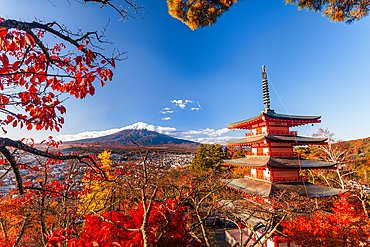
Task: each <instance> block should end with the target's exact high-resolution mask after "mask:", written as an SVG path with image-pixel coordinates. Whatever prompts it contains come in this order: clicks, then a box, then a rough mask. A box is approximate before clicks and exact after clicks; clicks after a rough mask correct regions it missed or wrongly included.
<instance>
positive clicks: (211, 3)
mask: <svg viewBox="0 0 370 247" xmlns="http://www.w3.org/2000/svg"><path fill="white" fill-rule="evenodd" d="M239 1H240V0H167V5H168V12H169V13H170V15H171V16H172V17H174V18H177V19H179V20H181V21H182V22H184V23H185V24H186V25H187V26H189V27H190V28H191V29H192V30H194V29H197V28H199V27H206V26H211V25H213V24H215V23H216V21H217V18H219V17H220V16H221V15H222V14H223V13H225V12H227V11H228V10H229V9H230V7H231V6H232V5H233V4H235V3H237V2H239ZM285 2H286V3H289V4H295V5H297V6H298V8H299V9H306V10H312V11H316V12H318V11H323V15H324V16H325V17H327V18H329V19H330V20H332V21H339V22H346V23H352V22H353V21H356V20H360V19H362V18H364V17H365V16H367V15H368V14H369V11H370V2H369V1H367V0H356V1H347V0H330V1H329V0H325V1H320V0H312V1H307V0H285Z"/></svg>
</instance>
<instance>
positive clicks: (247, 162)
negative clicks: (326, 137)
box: [224, 155, 336, 169]
mask: <svg viewBox="0 0 370 247" xmlns="http://www.w3.org/2000/svg"><path fill="white" fill-rule="evenodd" d="M224 162H225V163H226V164H227V165H232V166H242V167H268V168H275V169H319V168H331V167H334V166H335V165H336V163H334V162H326V161H318V160H308V159H303V158H299V157H298V156H257V155H248V156H246V157H244V158H240V159H232V160H224Z"/></svg>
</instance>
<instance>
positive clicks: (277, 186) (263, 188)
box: [222, 178, 345, 198]
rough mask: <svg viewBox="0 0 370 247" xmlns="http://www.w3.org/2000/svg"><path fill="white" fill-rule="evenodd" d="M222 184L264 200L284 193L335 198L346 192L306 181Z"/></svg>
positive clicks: (242, 181) (249, 180)
mask: <svg viewBox="0 0 370 247" xmlns="http://www.w3.org/2000/svg"><path fill="white" fill-rule="evenodd" d="M222 183H223V184H225V185H227V186H228V187H230V188H233V189H235V190H238V191H240V192H242V193H245V194H248V195H254V196H258V197H262V198H269V197H272V196H273V195H274V194H276V193H278V192H282V191H286V192H294V193H297V194H299V195H301V196H308V197H325V196H335V195H338V194H339V193H344V192H345V190H340V189H335V188H331V187H326V186H321V185H317V184H312V183H309V182H305V181H291V182H264V181H260V180H255V179H252V178H237V179H232V180H223V181H222Z"/></svg>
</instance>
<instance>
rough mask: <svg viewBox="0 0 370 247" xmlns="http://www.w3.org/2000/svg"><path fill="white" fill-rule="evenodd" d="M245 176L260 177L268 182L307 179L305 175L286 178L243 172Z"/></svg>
mask: <svg viewBox="0 0 370 247" xmlns="http://www.w3.org/2000/svg"><path fill="white" fill-rule="evenodd" d="M245 176H246V177H250V178H255V179H261V180H265V181H270V182H289V181H307V177H303V176H302V177H293V178H289V177H288V178H287V177H269V176H263V175H262V176H258V175H255V174H245Z"/></svg>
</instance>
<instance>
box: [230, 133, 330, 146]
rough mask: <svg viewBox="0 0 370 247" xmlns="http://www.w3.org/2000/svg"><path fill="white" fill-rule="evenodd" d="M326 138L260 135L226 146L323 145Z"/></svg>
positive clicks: (235, 141)
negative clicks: (275, 143)
mask: <svg viewBox="0 0 370 247" xmlns="http://www.w3.org/2000/svg"><path fill="white" fill-rule="evenodd" d="M326 139H327V138H314V137H305V136H295V135H284V134H270V133H269V134H262V135H254V136H247V137H245V138H242V139H239V140H234V141H228V142H227V145H228V146H240V145H242V146H248V145H249V144H252V143H257V142H263V141H265V140H267V141H270V142H279V143H294V144H296V145H307V144H324V142H325V141H326Z"/></svg>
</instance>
